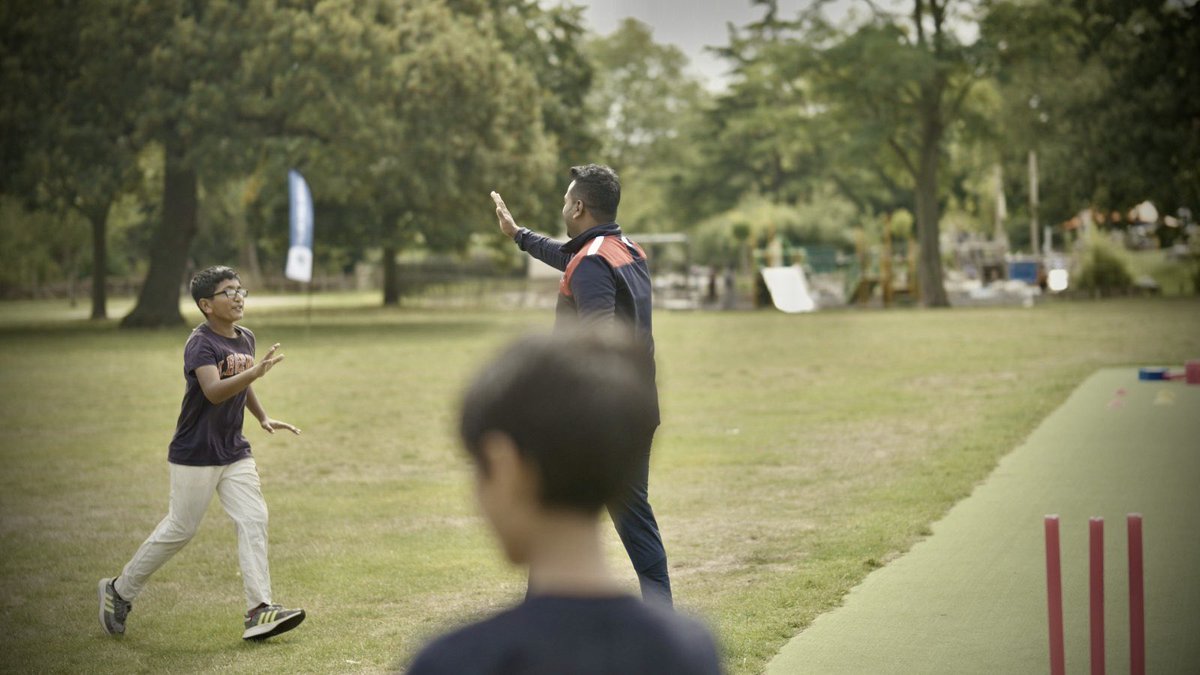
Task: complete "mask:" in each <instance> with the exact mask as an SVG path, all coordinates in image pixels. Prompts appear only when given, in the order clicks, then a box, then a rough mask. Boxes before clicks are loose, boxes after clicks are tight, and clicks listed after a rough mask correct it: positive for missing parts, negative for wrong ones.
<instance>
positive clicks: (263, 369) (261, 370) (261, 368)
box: [254, 342, 283, 380]
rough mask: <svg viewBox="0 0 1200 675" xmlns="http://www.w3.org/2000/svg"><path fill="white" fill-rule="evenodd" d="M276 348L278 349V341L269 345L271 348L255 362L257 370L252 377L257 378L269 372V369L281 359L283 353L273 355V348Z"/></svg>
mask: <svg viewBox="0 0 1200 675" xmlns="http://www.w3.org/2000/svg"><path fill="white" fill-rule="evenodd" d="M277 349H279V343H278V342H276V343H275V344H273V345H271V349H270V350H268V351H267V355H266V356H265V357H264V358H263V360H262V361H259V362H258V363H257V364H255V366H254V368H255V370H256V371H257V372H255V373H254V379H256V380H257V379H258V378H260V377H263V376H264V375H266V374H267V373H269V372H271V369H272V368H274V367H275V364H276V363H279V362H280V361H282V360H283V354H280V355H279V356H275V350H277Z"/></svg>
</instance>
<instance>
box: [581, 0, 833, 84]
mask: <svg viewBox="0 0 1200 675" xmlns="http://www.w3.org/2000/svg"><path fill="white" fill-rule="evenodd" d="M566 4H572V5H583V6H584V7H585V8H586V10H585V17H586V19H587V22H588V27H589V28H591V30H592V31H594V32H596V33H599V34H601V35H607V34H608V33H611V32H612V31H613V30H615V29H616V27H617V25H618V24H620V22H621V20H622V19H624V18H625V17H633V18H635V19H637V20H639V21H641V22H643V23H646V24H648V25H649V26H650V27H651V28H652V29H653V30H654V40H655V42H659V43H669V44H673V45H675V46H677V47H679V48H680V49H682V50H683V52H684V53H685V54H687V56H688V59H689V61H691V64H692V72H693V73H694V74H696V75H698V76H699V77H701V78H703V80H704V81H705V82H706V83H708V85H709V86H710V87H711V88H721V87H722V86H723V83H724V81H725V77H724V75H725V71H726V70H727V69H728V67H729V66H728V64H727V62H725V61H724V60H722V59H721V58H719V57H718V56H716V55H715V54H712V53H710V52H708V51H706V50H705V49H704V48H705V47H706V46H710V45H716V46H722V45H725V44H728V42H729V30H728V29H727V28H726V24H727V23H733V25H735V26H744V25H746V24H747V23H750V22H752V21H757V20H758V19H761V18H762V16H763V13H764V9H763V8H762V7H761V6H756V5H752V4H751V3H750V0H566ZM808 4H810V3H809V2H808V1H807V0H779V14H780V16H782V17H784V18H789V19H790V18H792V17H794V16H795V15H796V13H797V12H798V11H799V10H800V8H801V7H803V6H805V5H808ZM834 4H835V5H846V4H848V2H847V1H845V0H840V1H839V2H836V3H834Z"/></svg>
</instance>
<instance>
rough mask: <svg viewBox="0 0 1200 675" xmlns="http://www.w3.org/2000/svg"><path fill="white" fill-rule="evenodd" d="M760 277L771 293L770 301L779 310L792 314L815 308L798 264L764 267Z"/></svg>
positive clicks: (815, 304) (802, 271)
mask: <svg viewBox="0 0 1200 675" xmlns="http://www.w3.org/2000/svg"><path fill="white" fill-rule="evenodd" d="M762 277H763V281H764V282H765V283H766V284H767V290H768V291H770V293H771V302H773V303H775V308H776V309H778V310H779V311H781V312H787V313H789V314H794V313H796V312H811V311H813V310H815V309H816V308H817V303H816V302H815V301H814V300H813V297H812V294H811V293H810V292H809V290H808V280H807V279H805V278H804V270H802V269H801V268H800V266H798V265H792V266H791V267H764V268H763V270H762Z"/></svg>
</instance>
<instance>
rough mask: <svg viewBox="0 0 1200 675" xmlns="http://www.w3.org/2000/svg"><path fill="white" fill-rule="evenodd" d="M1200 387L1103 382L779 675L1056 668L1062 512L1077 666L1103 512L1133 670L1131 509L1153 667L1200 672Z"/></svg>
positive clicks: (1119, 664) (1049, 423)
mask: <svg viewBox="0 0 1200 675" xmlns="http://www.w3.org/2000/svg"><path fill="white" fill-rule="evenodd" d="M1198 479H1200V387H1197V386H1187V385H1185V384H1183V383H1180V382H1166V383H1164V382H1139V381H1138V380H1137V373H1136V371H1135V370H1134V369H1133V368H1121V369H1108V370H1102V371H1100V372H1098V373H1096V374H1095V375H1093V376H1092V377H1090V378H1089V379H1088V380H1087V381H1086V382H1085V383H1084V384H1083V385H1081V386H1080V387H1079V388H1078V389H1077V390H1076V391H1075V392H1074V393H1073V394H1072V395H1071V397H1070V398H1069V399H1068V401H1067V402H1066V403H1065V404H1064V405H1063V406H1062V407H1060V408H1059V409H1058V410H1057V411H1056V412H1054V413H1053V414H1052V415H1051V416H1050V417H1048V418H1047V419H1046V420H1045V422H1043V423H1042V424H1041V426H1039V427H1038V429H1037V430H1036V431H1035V432H1034V434H1033V435H1032V436H1030V437H1029V439H1028V440H1027V441H1026V442H1025V443H1024V444H1023V445H1022V446H1021V447H1019V448H1018V449H1017V450H1016V451H1014V452H1013V453H1012V454H1010V455H1009V456H1007V457H1005V458H1004V459H1003V460H1002V461H1001V462H1000V464H999V466H998V467H997V468H996V470H995V471H994V472H993V473H992V475H991V477H990V478H989V479H988V481H987V482H986V483H984V484H983V485H981V486H980V487H979V488H977V489H976V490H975V492H974V493H973V494H972V495H971V497H969V498H968V499H966V500H964V501H963V502H961V503H959V504H958V505H957V506H955V507H954V508H953V509H952V510H951V511H950V513H949V514H948V515H947V516H946V517H945V518H944V519H943V520H941V521H940V522H939V523H937V524H935V525H934V526H933V533H934V535H933V536H932V537H930V538H929V539H927V540H925V541H923V542H921V543H920V544H918V545H916V546H914V547H913V549H912V550H911V551H910V552H909V553H908V554H906V555H905V556H903V557H901V558H900V559H898V560H896V561H895V562H893V563H891V564H890V565H888V566H887V567H885V568H883V569H880V570H878V571H876V572H874V573H872V574H871V575H870V576H869V577H867V579H866V580H865V581H864V582H863V583H862V584H861V585H860V586H858V587H857V588H856V589H855V590H854V591H852V592H851V593H850V595H849V597H848V598H847V600H846V603H845V605H843V606H842V607H841V608H839V609H837V610H835V611H833V612H831V613H829V614H826V615H824V616H821V617H820V618H818V619H817V620H816V621H815V622H813V624H812V626H811V627H809V628H808V629H807V630H805V631H804V632H803V633H801V634H800V635H799V636H798V637H796V638H795V639H794V640H792V641H791V642H790V643H789V644H788V645H787V646H786V647H785V648H784V649H783V650H782V651H781V652H780V653H779V655H778V656H777V657H776V658H775V659H774V660H773V661H772V662H771V664H770V667H769V668H768V671H767V672H768V673H775V674H781V673H971V672H980V673H997V672H1004V673H1036V672H1044V671H1047V670H1048V669H1049V648H1048V636H1047V609H1046V576H1045V575H1046V567H1045V557H1044V551H1045V547H1044V538H1043V525H1042V519H1043V516H1044V515H1046V514H1051V513H1056V514H1059V515H1060V516H1061V528H1062V574H1063V589H1064V591H1063V592H1064V610H1065V615H1066V621H1065V641H1066V656H1067V659H1066V661H1067V670H1068V671H1069V672H1082V671H1083V670H1084V669H1085V668H1087V667H1088V663H1089V661H1088V653H1089V652H1088V604H1087V603H1088V596H1087V592H1088V553H1087V551H1088V549H1087V545H1088V544H1087V530H1088V518H1089V517H1090V516H1101V517H1103V518H1104V519H1105V524H1106V530H1105V540H1104V548H1105V560H1104V568H1105V575H1106V576H1105V585H1104V586H1105V588H1104V590H1105V599H1106V604H1105V626H1106V635H1107V643H1108V658H1107V664H1108V667H1109V669H1110V670H1111V671H1112V672H1125V671H1126V670H1127V669H1128V667H1129V632H1128V630H1129V628H1128V627H1129V619H1128V616H1129V614H1128V607H1129V605H1128V600H1129V595H1128V577H1127V575H1128V564H1127V557H1126V532H1125V515H1126V514H1127V513H1131V512H1140V513H1141V514H1143V516H1144V518H1145V533H1144V537H1145V589H1146V651H1147V670H1148V671H1149V672H1162V673H1185V672H1187V673H1196V672H1200V641H1198V640H1197V639H1196V636H1197V635H1200V611H1198V610H1197V607H1200V575H1198V574H1197V572H1196V571H1197V570H1200V537H1197V536H1196V521H1195V518H1196V516H1197V514H1200V489H1198V488H1197V484H1198V483H1197V481H1198Z"/></svg>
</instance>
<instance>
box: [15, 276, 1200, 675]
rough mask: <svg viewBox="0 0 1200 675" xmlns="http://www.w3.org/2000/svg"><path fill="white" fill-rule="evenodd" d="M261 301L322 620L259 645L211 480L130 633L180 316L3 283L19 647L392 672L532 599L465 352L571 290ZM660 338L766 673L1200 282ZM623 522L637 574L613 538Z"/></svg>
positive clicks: (307, 565) (715, 537)
mask: <svg viewBox="0 0 1200 675" xmlns="http://www.w3.org/2000/svg"><path fill="white" fill-rule="evenodd" d="M250 300H251V301H250V303H249V304H248V309H247V318H246V322H245V323H246V325H247V326H249V327H251V328H252V329H254V330H255V332H256V334H257V335H258V337H259V342H260V343H261V344H264V345H266V344H270V343H271V342H276V341H278V342H281V343H282V344H283V351H284V352H285V353H286V354H287V360H286V361H285V362H284V363H283V364H282V365H281V366H279V367H278V368H276V369H275V370H274V371H272V373H271V374H270V376H269V377H268V378H267V379H265V380H262V381H261V382H259V383H258V384H256V385H255V388H256V391H258V393H259V396H260V398H261V399H262V400H263V401H264V403H265V405H266V408H267V410H268V412H270V414H271V415H272V416H274V417H276V418H279V419H283V420H286V421H289V422H293V423H295V424H297V425H299V426H300V427H302V428H303V429H304V434H303V435H302V436H300V437H284V436H282V435H276V436H267V435H266V434H265V433H263V432H261V431H260V430H259V429H258V428H257V427H253V428H251V427H249V426H248V427H247V436H248V437H249V438H250V440H251V442H252V443H253V444H254V447H255V456H256V457H257V459H258V464H259V469H260V472H261V474H262V477H263V484H264V491H265V493H266V497H267V501H268V504H269V505H270V508H271V564H272V576H273V579H274V588H275V594H276V597H277V600H279V601H281V602H284V603H289V604H293V605H301V606H304V607H305V608H306V609H307V610H308V611H309V613H310V618H309V620H308V621H307V622H306V623H305V624H304V625H303V626H301V628H300V629H298V630H296V631H294V632H292V633H289V634H287V635H285V636H282V637H281V638H279V639H276V640H273V641H269V642H267V643H264V644H245V643H243V642H242V641H241V640H240V631H241V624H240V618H239V616H240V613H241V612H242V611H243V610H244V607H243V606H242V603H243V601H242V595H241V581H240V579H239V578H238V572H237V559H236V550H235V541H234V533H233V528H232V526H231V525H230V523H229V521H228V519H227V518H226V517H225V516H224V514H223V513H221V511H220V507H219V506H218V505H217V504H216V503H214V504H213V506H212V507H211V510H210V513H209V516H208V518H207V519H206V521H205V523H204V525H203V527H202V528H201V531H200V533H199V535H198V536H197V537H196V539H195V540H193V541H192V543H191V544H190V545H189V546H188V547H187V548H185V549H184V550H183V551H182V552H181V553H180V554H179V555H178V556H176V558H175V559H174V560H172V561H171V562H170V563H168V564H167V566H165V567H164V568H163V569H162V570H161V571H160V572H159V574H158V575H156V577H155V578H154V579H153V580H152V581H151V583H150V585H149V586H148V587H147V589H146V591H145V593H144V594H143V595H142V596H141V597H140V598H139V599H138V602H137V603H136V605H135V608H134V612H133V613H132V615H131V616H130V621H129V632H128V634H127V635H126V636H125V637H124V638H123V639H114V638H111V637H108V636H105V635H103V633H102V632H101V630H100V627H99V625H98V623H97V620H96V613H97V609H96V596H95V584H96V580H97V579H99V578H100V577H101V576H111V575H113V574H115V573H117V572H118V571H119V569H120V566H121V565H122V564H124V562H125V561H126V560H127V559H128V558H129V556H130V555H132V553H133V551H134V550H135V549H136V547H137V546H138V544H139V543H140V542H141V541H142V539H143V538H144V537H145V536H146V535H147V534H148V533H149V532H150V531H151V529H153V527H154V525H155V524H156V523H157V522H158V520H159V519H160V518H161V517H162V516H163V515H164V514H165V509H166V498H167V466H166V462H165V449H166V444H167V442H168V441H169V439H170V436H171V433H172V431H173V428H174V422H175V416H176V414H177V412H178V408H179V401H180V395H181V392H182V377H181V368H182V365H181V351H182V345H183V340H184V338H185V336H186V332H187V329H185V328H181V329H178V330H170V331H150V332H125V331H118V330H116V329H115V328H114V327H113V325H112V324H111V323H106V324H101V325H92V324H89V323H87V322H84V321H79V320H73V319H70V320H64V318H63V317H75V316H78V315H79V314H80V311H79V310H69V309H67V308H66V306H65V304H63V305H58V304H54V303H6V304H3V305H0V461H2V463H3V464H2V465H3V467H4V468H3V471H2V473H0V550H2V551H3V554H2V560H0V581H2V582H3V587H4V589H5V592H4V593H3V594H0V620H2V621H3V624H4V630H3V631H0V654H2V655H0V670H5V671H12V670H22V671H41V672H87V671H102V670H115V669H118V668H119V669H122V670H131V671H140V672H158V671H176V672H206V671H207V672H213V671H226V670H233V669H237V670H240V671H256V672H264V671H277V672H278V671H286V672H319V673H326V672H379V671H386V670H391V669H395V668H398V667H402V666H403V664H404V663H405V662H406V660H407V659H408V658H409V657H410V656H411V655H412V653H413V652H414V650H416V649H418V648H419V647H420V646H421V645H422V644H423V643H424V641H425V640H426V639H428V638H429V637H430V636H432V635H433V634H435V633H437V632H439V631H441V630H444V629H446V628H449V627H451V626H454V625H457V624H459V623H461V622H463V621H466V620H469V619H473V618H477V617H479V616H481V615H483V614H485V613H488V612H491V611H494V610H496V609H498V608H500V607H502V606H505V605H507V604H510V603H512V602H514V601H516V600H518V599H519V598H520V597H521V596H522V594H523V591H524V581H523V578H522V576H521V575H520V574H519V572H517V571H515V570H513V569H511V568H509V567H508V566H507V565H505V564H504V563H503V562H502V561H501V560H500V559H499V556H498V554H497V552H496V550H495V549H494V547H493V546H492V544H491V541H490V539H489V537H488V534H487V532H486V531H485V529H484V527H483V525H482V523H481V521H480V520H479V519H478V518H477V516H476V515H475V512H474V507H473V504H472V502H471V496H470V490H469V467H468V465H467V463H466V461H465V459H463V457H462V456H461V454H460V453H459V451H458V448H457V446H456V445H455V438H454V434H453V423H454V415H455V405H456V396H457V392H458V390H459V387H460V386H461V383H462V382H463V381H464V379H465V377H466V376H467V374H468V373H469V372H470V371H471V370H472V368H473V367H474V366H476V365H477V364H478V363H479V362H480V361H481V360H482V359H484V358H486V357H487V356H488V355H489V354H490V353H492V352H493V350H495V349H496V348H497V347H498V346H499V345H500V344H502V343H503V342H504V341H505V340H506V339H507V338H509V337H511V336H513V335H516V334H518V333H521V332H523V331H525V330H529V329H533V328H538V329H541V328H548V327H549V325H550V322H551V317H550V315H549V312H544V311H538V312H534V311H529V312H524V311H516V312H499V311H496V312H484V311H476V312H462V311H454V312H450V311H443V312H439V311H413V310H385V309H378V308H374V307H371V306H369V305H370V304H371V303H373V302H374V301H375V300H374V299H373V298H369V297H363V296H354V297H350V298H340V299H339V298H337V297H332V296H330V297H322V298H318V301H317V302H316V303H315V309H314V311H313V323H312V326H311V328H309V327H306V325H305V313H304V310H303V308H302V307H297V306H296V305H295V303H290V302H288V301H287V300H282V299H270V298H267V299H260V298H257V297H252V298H251V299H250ZM343 304H344V305H349V306H346V307H342V306H341V305H343ZM189 320H196V321H198V314H196V313H194V310H193V314H190V315H189ZM656 336H657V339H658V344H659V365H660V385H661V389H662V394H663V416H664V425H663V428H662V429H661V430H660V432H659V434H658V436H657V441H656V449H655V455H654V461H653V465H652V473H651V482H650V487H651V499H652V503H653V504H654V505H655V509H656V511H657V512H658V514H659V522H660V525H661V526H662V528H663V533H664V539H665V541H666V544H667V550H668V553H669V555H670V558H671V573H672V576H673V584H674V587H675V590H676V598H677V603H678V605H679V606H680V608H681V609H682V610H683V611H686V612H688V613H692V614H695V615H699V616H701V617H703V618H704V619H705V620H706V621H708V622H709V623H710V625H711V626H712V627H713V628H714V630H715V631H716V633H717V634H718V636H719V639H720V641H721V644H722V647H723V649H724V654H725V660H726V665H727V668H728V670H729V671H730V672H731V673H754V672H759V671H760V670H761V669H762V668H763V666H764V664H765V663H766V661H767V660H768V659H769V658H770V657H771V656H772V655H773V654H774V653H775V651H777V650H778V648H779V647H780V646H781V645H782V644H783V643H784V641H785V640H786V639H787V638H789V637H791V636H792V635H794V634H795V633H796V632H797V631H798V630H799V629H801V628H802V627H804V626H806V625H807V624H808V623H809V622H811V621H812V620H813V618H814V617H815V616H817V615H818V614H819V613H821V612H823V611H825V610H827V609H829V608H831V607H833V606H836V605H837V604H838V603H839V601H840V599H841V598H842V597H843V595H844V594H845V593H846V592H847V591H848V590H849V589H850V588H851V587H853V586H854V585H855V584H856V583H857V582H858V581H860V580H861V579H862V578H863V577H864V576H865V575H866V574H867V573H869V572H870V571H871V570H872V569H873V568H875V567H878V566H880V565H884V564H886V563H887V562H888V561H889V560H891V559H893V558H894V557H895V556H897V555H898V554H899V553H901V552H903V551H904V550H906V549H907V548H908V547H910V546H911V545H912V544H913V543H914V542H915V541H917V540H918V539H920V538H921V537H922V536H923V535H925V534H927V533H928V527H929V525H930V523H932V522H934V521H935V520H937V519H938V518H939V517H940V516H941V515H942V514H943V513H944V512H945V511H946V510H947V509H948V508H949V507H950V506H951V505H952V504H953V503H954V502H956V501H957V500H959V499H961V498H962V497H964V496H966V495H967V494H969V493H970V491H971V489H972V487H973V486H974V485H975V484H976V483H977V482H978V481H980V480H981V479H983V478H984V477H985V476H986V475H987V474H988V472H989V471H990V469H991V468H992V467H993V466H994V465H995V462H996V461H997V459H998V458H999V457H1000V456H1002V455H1003V454H1005V453H1006V452H1007V451H1009V450H1011V449H1012V448H1013V447H1015V446H1016V445H1017V444H1018V443H1019V442H1020V441H1021V440H1022V439H1023V438H1024V437H1025V436H1026V435H1027V434H1028V433H1029V432H1030V431H1031V430H1032V429H1033V428H1034V427H1035V426H1036V425H1037V423H1038V422H1039V421H1040V420H1041V419H1042V418H1043V417H1044V416H1045V415H1046V414H1048V413H1049V412H1050V411H1051V410H1053V409H1054V408H1055V407H1056V406H1057V405H1059V404H1060V403H1061V402H1062V400H1063V399H1064V398H1065V396H1066V395H1067V394H1068V393H1069V392H1070V391H1071V390H1072V389H1073V388H1074V387H1075V386H1076V385H1077V384H1078V383H1079V382H1080V381H1081V380H1082V379H1083V378H1084V377H1085V376H1086V375H1088V374H1089V373H1091V372H1093V371H1094V370H1095V369H1097V368H1099V367H1102V366H1111V365H1122V364H1171V365H1180V364H1182V362H1183V361H1184V360H1185V359H1187V358H1198V357H1200V304H1198V303H1197V302H1195V301H1193V300H1140V301H1134V300H1122V301H1108V302H1085V303H1072V304H1065V303H1064V304H1059V303H1050V304H1046V305H1041V306H1038V307H1035V308H1033V309H975V310H969V309H956V310H951V311H922V310H899V311H889V312H850V311H846V312H829V313H818V314H813V315H807V316H785V315H781V314H776V313H770V312H758V313H713V314H704V313H665V312H661V313H659V314H658V316H657V317H656ZM608 544H609V554H610V557H611V559H612V562H613V564H614V566H615V568H616V569H618V570H619V571H620V572H621V573H622V575H623V576H624V577H625V578H626V579H627V581H628V583H629V585H630V588H634V587H635V586H636V582H635V580H634V578H633V574H632V571H630V570H629V569H628V562H627V560H626V559H625V558H624V553H623V551H622V550H621V549H620V545H619V542H618V541H617V539H616V536H615V534H613V535H612V536H611V537H610V538H609V542H608Z"/></svg>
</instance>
